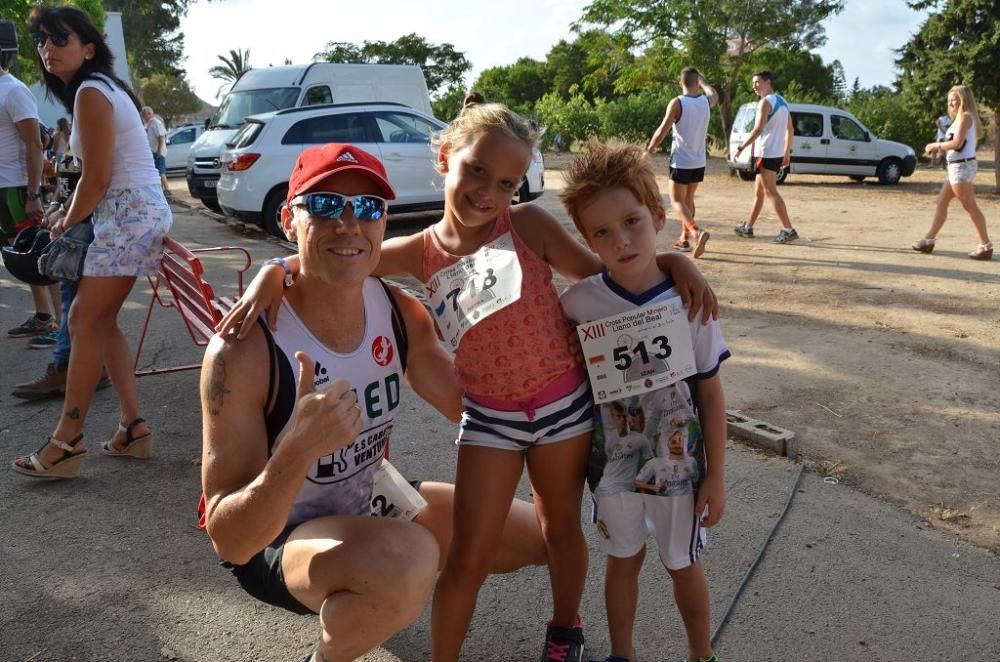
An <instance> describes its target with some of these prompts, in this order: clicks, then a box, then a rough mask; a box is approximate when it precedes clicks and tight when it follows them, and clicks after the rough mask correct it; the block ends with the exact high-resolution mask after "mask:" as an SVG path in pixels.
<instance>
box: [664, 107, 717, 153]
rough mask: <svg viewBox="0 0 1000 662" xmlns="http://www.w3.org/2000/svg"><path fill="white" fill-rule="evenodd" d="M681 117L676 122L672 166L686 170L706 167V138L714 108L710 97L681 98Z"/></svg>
mask: <svg viewBox="0 0 1000 662" xmlns="http://www.w3.org/2000/svg"><path fill="white" fill-rule="evenodd" d="M677 99H678V101H680V104H681V117H680V119H679V120H677V121H676V122H674V141H673V147H671V148H670V165H671V166H673V167H674V168H681V169H684V170H687V169H692V168H704V167H705V136H706V135H707V133H708V120H709V117H710V115H711V112H712V107H711V106H710V105H709V103H708V97H706V96H704V95H702V96H697V97H689V96H679V97H677Z"/></svg>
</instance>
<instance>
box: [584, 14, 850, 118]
mask: <svg viewBox="0 0 1000 662" xmlns="http://www.w3.org/2000/svg"><path fill="white" fill-rule="evenodd" d="M841 9H843V1H842V0H787V1H786V2H774V1H773V0H594V1H593V2H592V3H591V4H590V5H588V6H587V8H586V9H585V10H584V13H583V16H582V17H581V18H580V20H579V21H577V22H576V23H575V24H574V28H575V29H577V30H583V29H585V28H587V27H589V26H593V27H606V26H611V28H610V29H611V33H610V34H611V36H613V37H615V38H618V39H620V40H621V41H620V42H619V44H620V45H621V46H623V47H625V48H626V50H627V51H635V50H638V49H640V48H642V47H643V46H645V45H647V44H650V43H652V42H653V41H654V40H656V39H661V40H663V41H665V42H666V43H668V44H670V45H672V46H673V47H674V48H676V49H677V50H679V51H681V52H682V53H683V54H684V56H685V58H686V59H687V61H688V62H690V63H691V64H693V65H695V66H697V67H698V68H699V69H701V70H702V73H703V74H704V75H705V77H706V79H708V80H709V81H715V82H721V85H719V88H720V89H719V94H720V99H719V105H720V108H721V111H722V113H721V114H722V120H723V130H724V132H725V133H728V132H729V127H730V124H731V122H732V98H733V92H734V89H735V87H736V84H737V82H738V81H739V80H740V73H741V71H742V69H743V66H744V63H745V62H746V59H747V57H748V56H749V55H751V54H752V53H754V52H755V51H757V50H759V49H761V48H765V47H769V46H771V47H775V48H782V49H786V50H794V49H801V50H808V49H812V48H816V47H818V46H821V45H822V44H823V43H824V41H825V33H824V29H823V25H822V23H823V21H824V20H825V19H826V18H827V17H829V16H832V15H834V14H836V13H838V12H839V11H840V10H841Z"/></svg>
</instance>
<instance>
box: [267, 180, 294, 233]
mask: <svg viewBox="0 0 1000 662" xmlns="http://www.w3.org/2000/svg"><path fill="white" fill-rule="evenodd" d="M287 195H288V187H287V186H279V187H278V188H276V189H274V190H273V191H271V195H269V196H267V200H265V201H264V209H263V220H264V229H265V230H267V231H268V232H269V233H270V234H271V235H272V236H275V237H277V238H278V239H282V240H284V241H288V237H286V236H285V231H284V230H282V229H281V205H282V204H284V202H285V197H286V196H287Z"/></svg>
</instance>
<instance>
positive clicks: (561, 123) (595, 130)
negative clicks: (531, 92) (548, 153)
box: [534, 92, 601, 150]
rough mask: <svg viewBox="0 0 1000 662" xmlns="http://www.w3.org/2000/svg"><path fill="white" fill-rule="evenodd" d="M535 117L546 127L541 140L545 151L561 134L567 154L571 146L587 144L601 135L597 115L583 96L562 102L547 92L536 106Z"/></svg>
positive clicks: (579, 95) (576, 96)
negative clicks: (587, 141) (590, 139)
mask: <svg viewBox="0 0 1000 662" xmlns="http://www.w3.org/2000/svg"><path fill="white" fill-rule="evenodd" d="M534 114H535V116H536V117H537V119H538V120H539V121H540V123H541V124H543V125H544V126H545V134H544V135H543V137H542V147H543V148H545V149H548V148H550V147H551V146H552V139H553V138H554V137H555V135H556V134H557V133H561V134H562V137H563V141H564V145H565V148H566V149H567V150H568V149H569V147H570V146H571V145H572V144H573V142H575V141H586V140H588V139H589V138H591V137H593V136H596V135H598V134H599V133H600V128H601V120H600V119H599V118H598V116H597V111H596V110H595V109H594V105H593V104H592V103H590V102H589V101H588V100H587V99H586V97H584V96H583V95H582V94H577V95H575V96H573V97H572V98H571V99H569V100H568V101H564V100H563V99H560V98H559V95H557V94H555V93H554V92H550V93H548V94H546V95H545V96H544V97H542V98H541V99H539V100H538V103H536V104H535V112H534Z"/></svg>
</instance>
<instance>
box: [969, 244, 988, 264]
mask: <svg viewBox="0 0 1000 662" xmlns="http://www.w3.org/2000/svg"><path fill="white" fill-rule="evenodd" d="M969 257H971V258H972V259H973V260H992V259H993V242H992V241H987V242H986V243H985V244H979V246H978V247H976V250H974V251H972V252H971V253H969Z"/></svg>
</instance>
